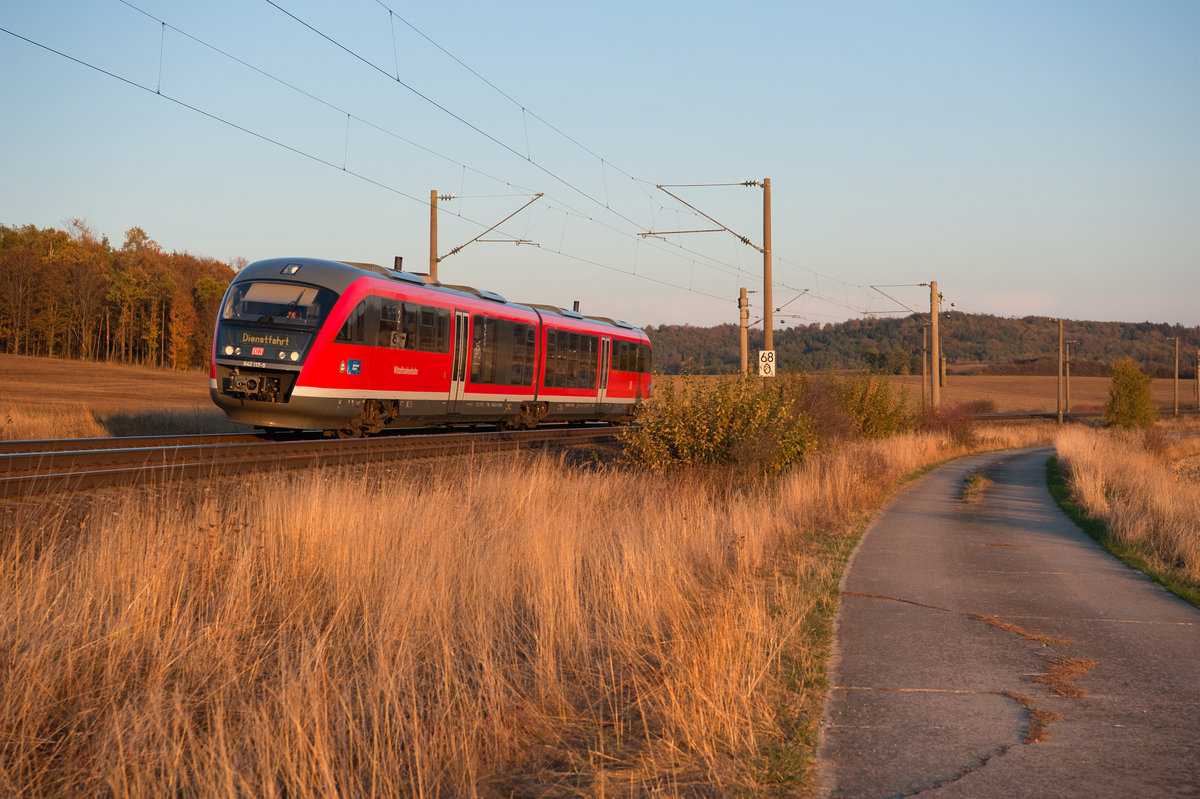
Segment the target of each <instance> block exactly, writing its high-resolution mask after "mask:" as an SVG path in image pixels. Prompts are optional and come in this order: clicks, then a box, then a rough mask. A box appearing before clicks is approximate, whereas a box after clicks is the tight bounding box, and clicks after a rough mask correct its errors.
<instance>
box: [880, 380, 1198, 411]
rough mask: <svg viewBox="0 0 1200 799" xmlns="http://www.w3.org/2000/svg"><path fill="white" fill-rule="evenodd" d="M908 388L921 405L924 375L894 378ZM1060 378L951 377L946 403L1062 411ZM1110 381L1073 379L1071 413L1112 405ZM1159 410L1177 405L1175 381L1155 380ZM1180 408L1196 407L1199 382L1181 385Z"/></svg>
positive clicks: (944, 391) (945, 390)
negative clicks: (984, 404) (1174, 402)
mask: <svg viewBox="0 0 1200 799" xmlns="http://www.w3.org/2000/svg"><path fill="white" fill-rule="evenodd" d="M892 380H893V381H895V382H896V384H898V385H901V386H904V388H905V389H906V390H907V391H908V393H909V398H910V400H911V401H912V402H913V403H914V404H918V403H920V401H921V377H920V375H905V376H897V377H893V378H892ZM1057 383H1058V378H1056V377H1035V376H1023V375H991V376H988V375H948V376H947V377H946V385H945V386H943V387H942V402H944V403H949V404H958V403H964V402H975V401H978V400H991V401H992V402H994V403H995V405H996V410H997V411H1041V412H1049V411H1055V410H1057V409H1058V405H1057ZM1109 383H1110V381H1109V379H1108V378H1107V377H1072V378H1071V408H1070V409H1071V410H1077V411H1083V410H1097V411H1098V410H1102V409H1103V408H1104V404H1105V403H1106V402H1108V387H1109ZM1150 388H1151V391H1152V392H1153V394H1154V399H1155V400H1156V401H1157V402H1158V406H1159V408H1167V409H1170V408H1171V407H1172V404H1173V401H1174V400H1173V396H1174V393H1173V392H1174V381H1173V380H1152V381H1151V384H1150ZM1179 407H1180V408H1195V407H1196V381H1194V380H1181V381H1179Z"/></svg>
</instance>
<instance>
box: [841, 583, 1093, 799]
mask: <svg viewBox="0 0 1200 799" xmlns="http://www.w3.org/2000/svg"><path fill="white" fill-rule="evenodd" d="M842 596H851V597H858V598H860V599H881V600H885V601H888V602H901V603H903V604H906V605H913V606H915V607H919V608H923V609H925V610H933V611H938V612H940V613H950V614H953V615H955V616H962V617H965V618H968V619H974V620H975V621H979V622H982V623H984V624H987V625H990V626H992V627H995V628H996V629H999V630H1003V631H1004V632H1008V633H1012V634H1013V635H1018V636H1020V637H1022V638H1025V639H1027V640H1030V641H1038V642H1040V643H1043V644H1064V645H1065V644H1073V643H1075V641H1074V640H1072V639H1070V638H1055V637H1053V636H1049V635H1046V634H1044V633H1038V632H1032V631H1030V630H1026V629H1025V628H1024V627H1021V626H1020V625H1017V624H1013V623H1012V622H1009V621H1005V620H1003V619H1001V618H1000V617H999V616H994V615H989V614H983V613H968V612H965V611H960V610H951V609H950V608H943V607H939V606H937V605H930V604H927V603H924V602H917V601H915V600H912V599H904V598H902V597H895V596H888V595H886V594H867V593H860V592H857V591H843V592H842ZM1026 618H1029V617H1026ZM1042 620H1045V621H1049V619H1042ZM1055 662H1056V661H1054V660H1047V665H1048V666H1049V667H1051V669H1053V666H1054V663H1055ZM1087 663H1088V665H1089V668H1088V669H1085V673H1086V671H1089V670H1090V669H1091V668H1095V666H1096V663H1095V661H1087ZM1049 676H1050V674H1049V673H1047V674H1042V675H1038V677H1040V678H1042V679H1040V680H1039V679H1037V678H1035V679H1034V680H1033V682H1034V683H1041V684H1048V682H1047V679H1048V678H1049ZM1071 687H1074V686H1073V685H1072V686H1071ZM830 690H834V691H885V692H895V693H928V694H968V695H975V696H998V697H1003V698H1004V699H1008V700H1011V701H1013V702H1016V703H1017V705H1018V706H1019V707H1020V708H1021V710H1022V711H1023V713H1024V715H1025V719H1026V721H1027V722H1028V726H1027V728H1026V730H1025V735H1024V738H1023V739H1022V740H1021V741H1020V742H1019V743H1016V744H1001V745H999V746H997V747H996V748H995V749H992V750H991V751H990V752H987V753H985V754H982V755H979V756H978V757H976V758H975V760H973V761H971V762H969V763H967V764H965V765H963V766H962V767H961V768H960V769H959V770H958V771H956V772H954V773H953V774H951V775H950V776H948V777H943V778H941V779H938V780H935V781H933V782H930V783H929V784H927V785H923V786H921V787H919V788H914V789H912V790H909V791H904V792H902V793H896V794H892V796H890V797H888V799H904V798H905V797H912V796H920V795H921V794H923V793H926V792H928V791H936V790H938V789H940V788H943V787H945V786H947V785H950V784H952V783H955V782H958V781H959V780H961V779H963V778H965V777H967V776H968V775H970V774H973V773H974V772H976V771H979V770H980V769H982V768H983V767H984V766H986V765H987V764H988V763H989V762H990V761H991V760H992V759H994V758H1000V757H1004V756H1005V755H1007V754H1008V753H1009V752H1010V751H1012V750H1013V748H1014V747H1015V746H1028V745H1030V744H1035V743H1041V742H1042V741H1045V740H1047V739H1048V738H1049V737H1050V734H1049V727H1050V725H1051V724H1053V723H1054V722H1057V721H1062V720H1063V716H1062V715H1061V714H1059V713H1055V712H1054V711H1050V710H1045V709H1043V708H1039V707H1038V706H1037V705H1036V704H1035V703H1034V700H1032V699H1030V698H1028V697H1024V696H1020V695H1018V694H1015V693H1012V692H1010V691H971V690H961V689H947V688H894V687H887V686H857V685H831V686H830ZM1051 690H1054V689H1053V688H1051ZM1056 692H1057V691H1056ZM1060 695H1063V696H1072V695H1074V696H1080V695H1086V692H1083V693H1081V694H1069V693H1065V694H1060Z"/></svg>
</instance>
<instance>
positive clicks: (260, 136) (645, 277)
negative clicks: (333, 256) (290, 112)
mask: <svg viewBox="0 0 1200 799" xmlns="http://www.w3.org/2000/svg"><path fill="white" fill-rule="evenodd" d="M0 33H5V34H8V35H9V36H12V37H13V38H15V39H19V40H20V41H23V42H26V43H27V44H30V45H32V46H34V47H37V48H39V49H41V50H44V51H46V52H49V53H51V54H53V55H56V56H59V57H60V58H64V59H66V60H68V61H70V62H72V63H75V64H78V65H79V66H82V67H85V68H87V69H90V70H93V71H95V72H98V73H100V74H102V75H104V76H106V77H109V78H112V79H114V80H117V81H119V82H121V83H124V84H125V85H127V86H130V87H132V88H135V89H140V90H141V91H144V92H146V93H148V94H152V95H154V96H156V97H160V98H162V99H163V100H166V101H168V102H170V103H173V104H175V105H177V106H180V107H182V108H185V109H187V110H189V111H192V112H194V113H197V114H200V115H201V116H203V117H205V118H207V119H209V120H212V121H214V122H218V123H220V124H222V125H226V126H228V127H230V128H232V129H234V130H237V131H239V132H241V133H245V134H247V135H250V136H253V137H254V138H256V139H258V140H260V141H263V142H266V143H268V144H271V145H274V146H276V147H280V148H282V149H284V150H286V151H288V152H291V153H293V154H295V155H299V156H302V157H304V158H307V159H309V160H311V161H313V162H315V163H318V164H322V165H324V166H327V167H329V168H331V169H335V170H337V171H339V172H343V173H344V174H347V175H350V176H352V177H355V178H357V179H359V180H362V181H365V182H366V183H369V184H370V185H373V186H375V187H377V188H380V189H382V190H384V191H388V192H391V193H393V194H396V195H398V196H401V197H405V198H406V199H409V200H412V201H414V202H417V203H420V204H422V205H425V206H427V207H428V206H429V202H428V200H426V199H424V198H421V197H416V196H414V195H412V194H409V193H408V192H405V191H404V190H402V189H399V188H397V187H395V186H390V185H388V184H386V183H383V182H381V181H378V180H375V179H373V178H371V177H369V176H367V175H365V174H362V173H359V172H356V171H354V170H352V169H347V168H343V167H342V166H341V165H339V164H336V163H334V162H332V161H329V160H327V159H324V158H321V157H320V156H317V155H314V154H312V153H309V152H306V151H304V150H302V149H300V148H298V147H294V146H292V145H290V144H287V143H286V142H282V141H280V140H278V139H275V138H272V137H270V136H266V135H264V134H262V133H259V132H257V131H255V130H252V129H250V128H248V127H245V126H244V125H240V124H238V123H236V122H233V121H231V120H228V119H225V118H224V117H221V116H220V115H218V114H214V113H212V112H209V111H206V110H204V109H202V108H199V107H198V106H195V105H192V104H190V103H187V102H184V101H183V100H180V99H178V98H175V97H172V96H171V95H170V94H167V93H164V92H162V91H160V90H157V89H155V88H152V87H150V86H147V85H144V84H142V83H138V82H137V81H134V80H131V79H130V78H127V77H125V76H123V75H118V74H117V73H115V72H112V71H110V70H107V69H105V68H103V67H101V66H98V65H96V64H93V63H91V62H89V61H86V60H84V59H81V58H78V57H76V56H72V55H70V54H68V53H65V52H63V51H61V50H58V49H56V48H53V47H50V46H49V45H46V44H44V43H42V42H38V41H36V40H34V39H30V38H29V37H27V36H23V35H21V34H19V33H17V32H15V31H12V30H9V29H8V28H4V27H0ZM460 218H463V219H466V220H467V221H469V222H471V223H473V224H476V225H480V226H484V225H485V223H483V222H479V221H476V220H471V219H468V218H466V217H461V215H460ZM543 249H544V248H543ZM547 251H548V252H553V253H554V254H556V255H559V256H561V257H563V258H568V259H570V260H573V261H576V262H578V263H584V264H588V265H590V266H594V267H598V268H601V269H606V270H608V271H612V272H619V273H622V274H626V275H629V276H631V277H635V278H638V279H640V280H646V281H649V282H652V283H656V284H659V285H662V286H667V287H670V288H675V289H680V290H683V291H690V292H691V293H694V294H698V295H700V296H705V297H709V298H711V299H717V300H724V298H723V297H720V296H718V295H715V294H711V293H708V292H703V291H699V290H696V289H694V288H689V287H687V286H684V285H681V284H678V283H672V282H670V281H666V280H661V279H658V278H654V277H650V276H648V275H644V274H643V275H639V274H636V273H634V272H631V271H629V270H625V269H621V268H619V267H616V266H613V265H611V264H606V263H604V262H602V261H598V260H596V259H594V258H587V257H584V256H580V255H576V254H574V253H571V252H569V251H567V250H565V249H562V248H561V247H560V249H558V250H547ZM693 265H694V262H693Z"/></svg>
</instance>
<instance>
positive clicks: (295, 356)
mask: <svg viewBox="0 0 1200 799" xmlns="http://www.w3.org/2000/svg"><path fill="white" fill-rule="evenodd" d="M291 357H292V363H295V362H296V361H298V360H300V353H298V352H293V353H292V356H291Z"/></svg>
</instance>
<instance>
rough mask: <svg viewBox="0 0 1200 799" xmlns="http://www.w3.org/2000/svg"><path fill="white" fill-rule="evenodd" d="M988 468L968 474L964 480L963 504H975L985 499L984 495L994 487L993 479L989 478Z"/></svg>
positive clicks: (961, 497)
mask: <svg viewBox="0 0 1200 799" xmlns="http://www.w3.org/2000/svg"><path fill="white" fill-rule="evenodd" d="M987 472H988V469H987V467H982V468H979V469H976V470H974V471H972V472H968V473H967V476H966V477H964V478H963V487H962V494H961V496H960V499H961V500H962V501H963V502H968V503H975V502H979V501H981V500H982V499H983V494H984V492H985V491H987V490H988V489H989V488H991V487H992V485H993V483H992V479H991V478H990V477H988V476H987Z"/></svg>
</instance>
